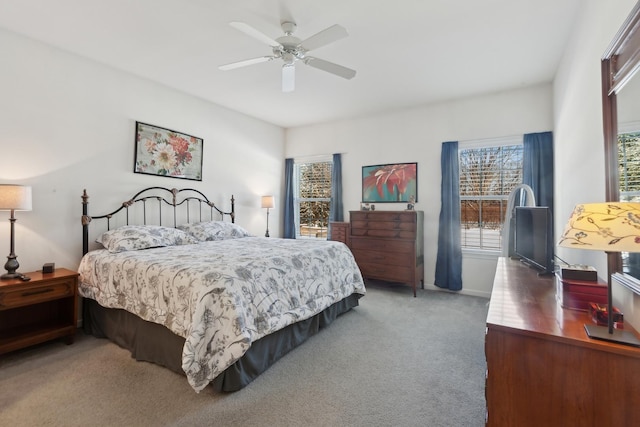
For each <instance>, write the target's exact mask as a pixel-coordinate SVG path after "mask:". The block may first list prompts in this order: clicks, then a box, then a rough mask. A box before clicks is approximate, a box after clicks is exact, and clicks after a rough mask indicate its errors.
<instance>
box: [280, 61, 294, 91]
mask: <svg viewBox="0 0 640 427" xmlns="http://www.w3.org/2000/svg"><path fill="white" fill-rule="evenodd" d="M295 87H296V66H295V65H293V64H284V65H283V66H282V91H283V92H293V90H294V89H295Z"/></svg>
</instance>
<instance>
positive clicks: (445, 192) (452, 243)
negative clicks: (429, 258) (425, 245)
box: [434, 141, 462, 291]
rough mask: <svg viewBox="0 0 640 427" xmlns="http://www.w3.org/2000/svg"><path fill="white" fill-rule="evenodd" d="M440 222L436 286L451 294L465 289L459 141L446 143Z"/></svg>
mask: <svg viewBox="0 0 640 427" xmlns="http://www.w3.org/2000/svg"><path fill="white" fill-rule="evenodd" d="M440 168H441V170H442V181H441V185H440V199H441V203H442V205H441V208H440V221H439V229H438V255H437V258H436V274H435V282H434V284H435V285H436V286H438V287H440V288H444V289H449V290H451V291H459V290H461V289H462V247H461V243H460V227H461V221H460V169H459V165H458V141H451V142H444V143H442V153H441V156H440Z"/></svg>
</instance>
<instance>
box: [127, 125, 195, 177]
mask: <svg viewBox="0 0 640 427" xmlns="http://www.w3.org/2000/svg"><path fill="white" fill-rule="evenodd" d="M203 142H204V141H203V140H202V138H197V137H195V136H191V135H187V134H184V133H181V132H176V131H174V130H170V129H165V128H161V127H158V126H154V125H150V124H147V123H141V122H136V141H135V147H136V152H135V164H134V169H133V171H134V172H135V173H143V174H147V175H159V176H167V177H171V178H182V179H191V180H194V181H202V145H203Z"/></svg>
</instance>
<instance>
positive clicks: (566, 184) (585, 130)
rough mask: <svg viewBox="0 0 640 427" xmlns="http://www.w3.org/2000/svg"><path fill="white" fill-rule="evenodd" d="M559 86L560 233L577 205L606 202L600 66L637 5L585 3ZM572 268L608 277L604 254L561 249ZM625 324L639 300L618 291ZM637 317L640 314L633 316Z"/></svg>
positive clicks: (635, 321) (623, 0) (627, 0)
mask: <svg viewBox="0 0 640 427" xmlns="http://www.w3.org/2000/svg"><path fill="white" fill-rule="evenodd" d="M583 3H584V6H583V8H582V10H581V15H580V17H579V19H578V20H577V22H576V25H575V27H574V29H573V32H572V39H571V42H570V44H569V46H568V49H567V52H566V54H565V56H564V58H563V61H562V63H561V66H560V68H559V70H558V73H557V75H556V78H555V81H554V122H555V140H556V152H555V154H556V157H555V160H556V164H555V173H556V181H555V186H556V188H555V209H556V221H555V223H556V229H557V230H562V229H563V228H564V225H565V224H564V222H565V221H566V220H567V219H568V218H569V215H570V214H571V212H572V210H573V208H574V206H575V205H576V204H578V203H585V202H601V201H604V200H605V173H604V138H603V128H602V95H601V76H600V60H601V58H602V55H603V54H604V52H605V50H606V49H607V47H608V46H609V44H610V43H611V40H612V39H613V37H614V36H615V35H616V33H617V32H618V29H619V28H620V27H621V26H622V23H623V22H624V20H625V19H626V17H627V15H628V14H629V12H631V9H633V6H634V5H635V3H636V0H616V1H606V2H603V1H600V0H586V1H584V2H583ZM556 250H557V252H558V255H559V256H560V257H561V258H562V259H564V260H566V261H567V262H569V263H576V264H589V265H594V266H596V268H597V269H598V272H599V274H600V276H602V277H606V274H607V266H606V257H605V255H604V253H599V252H595V251H587V250H576V249H566V248H557V249H556ZM614 303H615V304H616V305H617V306H619V307H622V310H623V312H624V314H625V320H628V321H630V322H631V323H632V325H633V326H635V327H638V326H639V325H640V298H638V297H635V298H634V297H633V296H632V295H631V294H630V293H629V292H627V291H625V290H623V289H622V288H620V287H617V286H616V287H614ZM634 312H636V313H637V314H635V315H634V314H633V313H634Z"/></svg>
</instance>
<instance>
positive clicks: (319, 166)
mask: <svg viewBox="0 0 640 427" xmlns="http://www.w3.org/2000/svg"><path fill="white" fill-rule="evenodd" d="M332 166H333V162H332V161H316V162H301V163H296V164H295V169H294V174H295V184H294V185H295V187H294V191H295V194H296V196H295V199H294V205H295V211H296V238H318V239H326V238H327V228H328V226H329V205H330V202H331V170H332Z"/></svg>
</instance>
